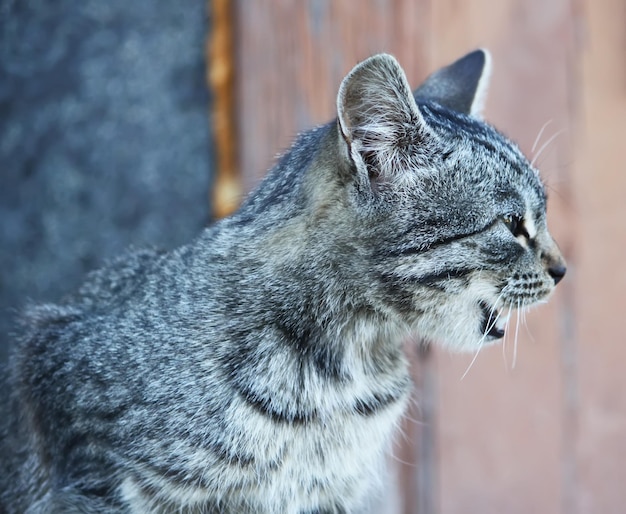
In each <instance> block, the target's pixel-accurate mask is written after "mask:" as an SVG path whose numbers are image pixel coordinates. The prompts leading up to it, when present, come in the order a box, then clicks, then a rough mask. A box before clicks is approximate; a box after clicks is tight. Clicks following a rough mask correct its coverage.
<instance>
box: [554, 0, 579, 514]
mask: <svg viewBox="0 0 626 514" xmlns="http://www.w3.org/2000/svg"><path fill="white" fill-rule="evenodd" d="M570 6H571V7H570V16H571V20H570V25H571V45H570V51H569V55H568V63H567V73H568V81H567V83H568V85H569V89H568V117H569V123H570V125H574V124H577V125H578V126H579V127H580V126H582V123H583V122H584V120H582V116H583V114H584V110H583V109H582V107H581V102H582V91H581V87H582V85H581V70H580V66H581V63H580V61H581V59H582V52H583V47H584V46H585V28H584V22H585V20H584V6H583V1H582V0H572V1H571V4H570ZM574 143H575V142H574V141H572V142H571V143H570V144H569V145H568V148H569V149H573V148H575V144H574ZM565 162H568V163H569V162H571V157H570V156H566V159H565ZM564 173H565V175H566V176H565V177H562V179H561V183H562V186H561V189H562V194H563V196H564V197H565V199H566V204H567V207H568V208H569V210H570V211H571V214H572V216H571V218H572V219H575V218H576V215H577V212H576V206H575V205H574V193H573V189H572V188H573V183H572V180H573V177H572V176H571V166H566V167H565V169H564ZM569 226H570V227H575V226H576V224H575V223H571V224H569ZM568 236H569V237H568V241H567V242H568V245H567V247H565V248H563V250H564V253H565V255H566V257H567V259H568V271H567V279H566V280H564V281H563V282H562V283H561V284H560V287H562V288H564V290H565V291H563V293H564V294H563V295H562V297H561V298H562V301H561V305H560V316H559V319H560V320H561V324H560V327H559V329H560V340H561V374H562V378H561V380H562V390H563V393H562V394H563V399H562V401H563V404H562V411H561V415H562V423H563V428H562V443H561V444H562V448H561V451H562V462H561V487H562V500H561V512H562V514H576V513H577V512H579V496H578V490H579V487H578V486H579V478H578V458H577V443H578V409H579V403H580V398H579V394H578V391H579V383H578V380H579V374H578V351H577V350H578V337H577V333H576V306H575V300H576V289H575V284H576V266H575V264H576V263H575V259H576V247H575V239H574V237H575V233H571V234H568Z"/></svg>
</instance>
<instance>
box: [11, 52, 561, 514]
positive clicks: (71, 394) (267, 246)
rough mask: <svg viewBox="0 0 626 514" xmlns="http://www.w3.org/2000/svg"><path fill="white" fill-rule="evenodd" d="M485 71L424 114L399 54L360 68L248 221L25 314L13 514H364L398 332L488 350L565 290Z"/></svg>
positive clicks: (236, 220) (119, 268) (149, 257)
mask: <svg viewBox="0 0 626 514" xmlns="http://www.w3.org/2000/svg"><path fill="white" fill-rule="evenodd" d="M485 59H486V55H485V54H484V53H483V52H475V53H474V54H470V55H469V56H467V57H466V58H465V59H464V60H461V61H459V62H458V63H457V64H455V65H453V66H451V67H450V68H449V69H444V70H443V71H441V72H439V74H435V75H434V76H433V77H432V78H431V79H429V81H427V82H426V84H425V85H424V86H423V87H422V88H421V89H419V90H418V91H417V92H416V98H417V99H418V102H419V108H418V107H417V105H416V104H415V101H414V100H413V96H412V95H411V92H410V90H409V89H408V86H407V84H406V79H405V78H404V74H403V73H402V71H401V69H400V68H399V67H398V65H397V63H396V62H395V61H394V60H393V59H392V58H390V57H389V56H377V57H374V58H372V59H370V60H368V61H366V62H365V63H362V64H361V65H359V66H358V67H357V68H355V70H354V71H353V72H352V73H351V74H350V75H349V76H348V77H347V78H346V79H345V80H344V82H343V84H342V88H341V90H340V94H339V99H338V109H339V118H338V122H334V123H330V124H328V125H326V126H323V127H320V128H318V129H316V130H314V131H312V132H309V133H307V134H304V135H303V136H301V137H300V138H299V140H298V141H297V142H296V144H295V145H294V147H293V148H292V149H291V150H290V152H288V153H287V154H285V156H284V157H283V158H282V159H281V161H280V162H279V163H278V164H277V165H276V166H275V167H274V169H273V170H272V171H271V172H270V174H269V175H268V177H267V178H266V179H265V180H264V182H263V183H262V184H261V185H260V187H259V188H258V189H257V191H255V192H254V193H253V194H252V195H251V196H250V197H249V198H248V200H247V201H246V203H245V204H244V205H243V206H242V208H241V209H240V210H239V211H238V212H237V213H236V214H235V215H234V216H232V217H231V218H228V219H225V220H222V221H221V222H219V223H218V224H216V225H215V226H214V227H212V228H209V229H207V231H206V232H205V233H204V234H202V235H201V236H200V237H199V238H198V240H196V241H195V242H193V243H191V244H190V245H188V246H185V247H182V248H180V249H178V250H176V251H174V252H171V253H164V254H158V253H155V252H148V251H146V252H139V253H135V254H132V255H130V256H127V257H124V258H121V259H120V260H119V261H117V262H115V263H112V264H111V265H110V266H109V267H107V268H105V269H103V270H100V271H98V272H95V273H94V274H92V275H91V276H90V277H89V279H88V281H87V282H86V284H85V285H84V286H83V287H82V288H81V290H80V291H79V292H78V293H77V294H76V295H74V296H72V297H70V298H68V299H66V301H64V302H63V303H62V304H59V305H54V306H53V305H51V306H41V307H36V308H33V309H31V310H30V312H29V313H28V315H27V317H26V321H25V335H24V337H23V341H22V343H21V345H20V347H19V349H18V351H17V352H16V353H15V356H14V359H13V362H12V369H11V373H12V375H11V376H12V380H13V387H15V390H16V393H15V395H14V396H13V398H12V400H11V401H12V406H11V410H12V412H13V414H14V417H13V418H12V419H11V420H10V423H8V424H7V425H6V426H5V427H4V428H3V430H5V431H6V432H5V433H4V434H3V442H4V449H3V454H4V455H5V456H7V457H6V459H5V462H4V470H3V478H2V487H3V493H2V496H1V498H2V502H3V505H1V507H0V512H1V511H2V508H4V511H6V512H29V513H39V512H41V513H44V512H45V513H48V512H86V513H92V512H93V513H112V512H123V513H131V512H132V513H148V512H155V513H156V512H159V513H160V512H189V513H191V512H198V513H200V512H207V513H209V512H210V513H214V512H215V513H217V512H229V513H253V512H255V513H256V512H259V513H261V512H264V513H277V512H281V513H288V514H291V513H293V514H300V513H302V514H304V513H322V512H328V513H333V512H337V513H339V512H358V509H359V508H360V507H361V506H362V505H363V501H364V498H366V496H367V494H368V493H369V492H370V491H369V490H370V488H371V486H372V483H373V482H374V481H375V477H376V476H377V475H378V474H379V473H380V471H381V467H382V462H383V455H384V451H385V449H386V447H387V445H388V443H389V441H390V438H391V435H392V433H393V430H394V427H395V425H396V423H397V422H398V420H399V418H400V416H401V414H402V412H403V410H404V407H405V404H406V401H407V396H408V392H409V387H410V380H409V375H408V369H407V362H406V360H405V358H404V356H403V354H402V351H401V346H402V341H403V339H404V338H405V337H406V336H407V335H408V334H410V333H411V332H417V333H418V334H420V335H422V336H424V337H429V338H437V339H441V340H443V341H444V342H447V343H448V344H449V345H450V346H457V347H460V348H469V349H475V348H477V347H478V345H481V344H484V343H486V342H489V341H494V340H496V339H498V338H499V337H501V336H502V329H501V328H500V325H501V322H498V326H497V327H496V326H495V322H494V319H495V317H496V316H497V313H498V310H497V309H501V308H502V307H506V306H516V305H522V302H525V303H532V302H534V301H537V300H541V299H543V298H544V297H545V296H546V295H547V294H549V292H550V291H551V290H552V288H553V286H554V283H555V282H556V281H558V279H559V278H560V277H561V276H562V275H563V273H564V267H563V262H562V259H561V257H560V255H559V253H558V250H557V249H556V246H555V245H554V242H553V241H552V239H551V238H550V236H549V235H548V233H547V230H546V228H545V195H544V193H543V187H542V185H541V183H540V181H539V178H538V176H537V175H536V172H535V171H534V170H532V168H531V167H530V166H529V165H528V163H527V162H526V161H525V159H524V158H523V157H522V155H521V154H520V153H519V151H518V150H517V149H516V148H515V147H514V146H513V145H511V144H510V143H509V142H508V141H507V140H506V139H505V138H504V137H502V136H501V135H499V134H498V133H497V132H495V130H493V129H492V128H491V127H489V126H487V125H486V124H484V123H483V122H482V121H480V120H479V119H477V118H476V117H475V116H473V115H475V114H476V111H475V109H476V103H477V102H478V100H479V96H480V94H479V93H480V92H481V89H482V88H483V85H481V80H483V76H484V68H485V65H486V64H485V62H486V61H485ZM446 70H447V71H446ZM455 77H457V78H458V80H457V79H455ZM455 80H457V81H460V83H459V84H455V82H454V81H455ZM451 81H452V82H451ZM457 86H458V87H457ZM455 87H457V89H459V88H460V89H459V91H456V92H455ZM447 92H448V93H447ZM446 95H447V96H446ZM447 104H448V105H447ZM446 105H447V106H446ZM454 109H457V110H461V111H464V113H457V112H455V111H454ZM496 166H498V167H500V169H499V170H495V167H496ZM16 413H19V416H17V415H15V414H16Z"/></svg>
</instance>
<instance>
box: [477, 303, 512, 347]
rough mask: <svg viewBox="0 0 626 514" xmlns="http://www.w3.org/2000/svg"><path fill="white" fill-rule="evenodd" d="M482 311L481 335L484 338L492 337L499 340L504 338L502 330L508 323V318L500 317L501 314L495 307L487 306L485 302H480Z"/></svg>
mask: <svg viewBox="0 0 626 514" xmlns="http://www.w3.org/2000/svg"><path fill="white" fill-rule="evenodd" d="M480 309H481V311H482V316H483V319H482V333H483V334H484V336H485V337H493V338H494V339H501V338H503V337H504V329H505V327H506V323H507V321H508V316H502V313H501V312H500V311H499V310H498V309H497V308H496V306H495V305H494V306H489V304H488V303H487V302H484V301H483V302H480Z"/></svg>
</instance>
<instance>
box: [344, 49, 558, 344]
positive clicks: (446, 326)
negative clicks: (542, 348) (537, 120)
mask: <svg viewBox="0 0 626 514" xmlns="http://www.w3.org/2000/svg"><path fill="white" fill-rule="evenodd" d="M488 74H489V55H488V54H487V53H486V52H485V51H483V50H477V51H475V52H472V53H470V54H468V55H467V56H465V57H463V58H462V59H460V60H458V61H456V62H455V63H453V64H451V65H450V66H448V67H446V68H443V69H441V70H439V71H438V72H436V73H434V74H433V75H431V76H430V77H429V78H428V79H427V80H426V81H425V82H424V84H422V85H421V86H420V87H419V88H418V89H417V90H416V91H415V92H411V89H410V87H409V85H408V83H407V79H406V76H405V74H404V72H403V70H402V68H400V66H399V64H398V63H397V61H396V60H395V59H394V58H393V57H391V56H389V55H377V56H374V57H372V58H370V59H368V60H366V61H364V62H362V63H361V64H359V65H358V66H356V67H355V68H354V69H353V70H352V72H351V73H350V74H349V75H348V76H347V77H346V78H345V79H344V81H343V83H342V85H341V88H340V90H339V95H338V99H337V104H338V126H339V133H340V137H339V139H340V142H339V144H340V148H341V149H342V150H341V151H342V152H343V162H344V163H345V164H346V165H345V166H343V170H344V171H343V173H344V174H345V175H347V176H349V180H348V182H349V183H350V187H349V191H350V194H349V198H350V203H351V205H352V206H353V208H354V212H356V213H357V214H356V215H357V216H358V217H359V218H360V219H359V220H357V222H358V223H360V229H359V234H360V235H359V237H361V238H363V239H364V240H365V241H366V242H365V244H364V246H365V247H366V248H368V249H369V252H368V253H367V257H366V258H367V259H368V262H367V266H368V267H369V269H370V271H371V273H370V280H372V279H371V277H373V281H374V284H372V287H371V295H372V298H373V301H375V302H376V303H377V304H378V305H379V306H380V307H382V308H384V309H387V310H388V311H389V312H391V313H392V315H394V316H399V317H401V318H402V320H403V321H404V322H406V323H408V324H410V325H411V326H412V327H413V329H415V330H416V331H417V332H418V333H419V335H421V336H422V337H425V338H428V339H434V340H437V341H440V342H442V343H444V344H446V345H447V346H449V347H453V348H458V349H469V350H471V349H476V348H477V347H478V346H479V345H482V344H485V343H488V342H493V341H496V340H498V339H500V338H501V337H502V336H503V335H504V330H505V325H506V322H505V317H506V314H507V312H509V311H510V309H511V308H525V307H528V306H530V305H533V304H536V303H538V302H542V301H544V300H546V299H547V298H548V296H549V295H550V294H551V293H552V291H553V290H554V287H555V285H556V283H557V282H558V281H559V280H560V279H561V278H562V277H563V276H564V274H565V262H564V260H563V257H562V256H561V253H560V252H559V250H558V248H557V245H556V244H555V242H554V240H553V239H552V237H551V236H550V234H549V232H548V227H547V225H546V193H545V189H544V186H543V184H542V182H541V179H540V177H539V175H538V172H537V170H536V169H534V168H533V167H532V166H531V164H530V163H529V162H528V160H527V159H526V158H525V157H524V156H523V155H522V153H521V152H520V150H519V149H518V148H517V146H515V145H514V144H513V143H512V142H511V141H509V140H508V139H507V138H506V137H504V136H503V135H502V134H500V133H499V132H498V131H496V130H495V129H494V128H493V127H492V126H490V125H488V124H487V123H485V122H484V121H482V120H481V118H480V108H481V103H482V100H483V98H484V94H485V89H486V85H487V80H488Z"/></svg>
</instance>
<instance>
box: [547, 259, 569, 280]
mask: <svg viewBox="0 0 626 514" xmlns="http://www.w3.org/2000/svg"><path fill="white" fill-rule="evenodd" d="M566 271H567V268H566V267H565V265H564V264H553V265H552V266H550V267H549V268H548V273H549V274H550V276H551V277H552V279H553V280H554V285H556V284H558V283H559V282H560V281H561V279H562V278H563V277H564V276H565V272H566Z"/></svg>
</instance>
